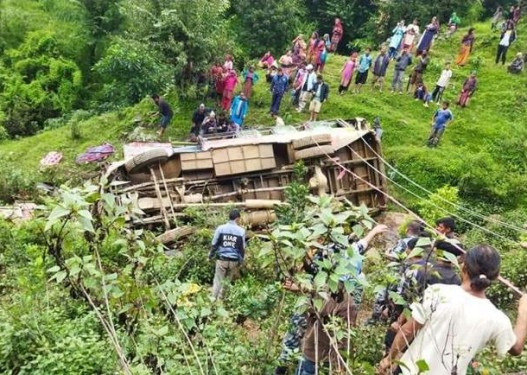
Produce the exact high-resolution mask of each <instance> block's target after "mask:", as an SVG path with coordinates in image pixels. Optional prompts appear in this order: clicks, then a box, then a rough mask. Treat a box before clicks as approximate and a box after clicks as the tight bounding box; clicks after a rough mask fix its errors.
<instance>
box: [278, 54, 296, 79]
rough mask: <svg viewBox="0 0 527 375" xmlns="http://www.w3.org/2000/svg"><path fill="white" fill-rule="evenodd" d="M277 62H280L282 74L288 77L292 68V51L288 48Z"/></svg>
mask: <svg viewBox="0 0 527 375" xmlns="http://www.w3.org/2000/svg"><path fill="white" fill-rule="evenodd" d="M278 63H279V64H280V67H281V68H282V71H283V72H284V75H285V76H286V77H287V78H289V76H290V75H291V69H292V68H293V52H291V51H289V50H288V51H287V52H286V53H284V54H283V55H282V56H281V57H280V59H279V60H278Z"/></svg>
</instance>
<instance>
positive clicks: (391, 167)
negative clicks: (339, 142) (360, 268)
mask: <svg viewBox="0 0 527 375" xmlns="http://www.w3.org/2000/svg"><path fill="white" fill-rule="evenodd" d="M361 138H362V139H363V140H364V142H365V143H366V146H368V148H369V149H370V150H371V151H372V152H373V153H374V154H375V156H377V157H378V158H379V159H380V160H381V161H382V162H383V163H384V164H385V165H387V166H388V168H390V169H391V170H392V171H394V172H395V173H396V174H398V175H399V176H401V177H402V178H403V179H405V180H406V181H408V182H410V183H411V184H412V185H414V186H416V187H417V188H419V189H421V190H423V191H424V192H426V193H427V194H433V193H432V192H431V191H430V190H428V189H427V188H425V187H423V186H421V185H419V184H418V183H417V182H415V181H413V180H412V179H410V178H409V177H408V176H406V175H404V174H403V173H401V172H399V171H398V170H397V169H396V168H395V167H394V166H393V165H391V164H390V163H388V162H387V161H386V159H384V158H383V157H382V156H381V155H379V154H378V153H377V152H376V151H375V149H374V148H373V147H371V146H370V145H369V143H368V142H367V141H366V140H365V139H364V136H363V135H362V136H361ZM438 198H439V199H440V200H442V201H443V202H445V203H447V204H449V205H451V206H453V207H455V208H457V209H458V210H461V211H465V212H466V213H468V214H470V215H473V216H475V217H478V218H480V219H482V220H485V221H489V222H492V223H495V224H499V225H503V226H504V227H507V228H509V229H513V230H516V231H518V232H521V233H525V231H526V230H525V229H524V228H521V227H518V226H516V225H513V224H509V223H506V222H504V221H501V220H498V219H494V218H491V217H488V216H485V215H482V214H480V213H478V212H475V211H472V210H470V209H468V208H465V207H463V206H461V205H458V204H455V203H453V202H450V201H449V200H448V199H446V198H443V197H441V196H439V195H438Z"/></svg>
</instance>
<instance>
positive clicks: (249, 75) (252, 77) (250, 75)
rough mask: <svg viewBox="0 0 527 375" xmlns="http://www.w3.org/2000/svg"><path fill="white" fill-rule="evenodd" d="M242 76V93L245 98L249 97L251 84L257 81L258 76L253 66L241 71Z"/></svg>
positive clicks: (251, 88) (251, 89)
mask: <svg viewBox="0 0 527 375" xmlns="http://www.w3.org/2000/svg"><path fill="white" fill-rule="evenodd" d="M242 77H243V93H244V94H245V97H246V98H247V99H250V98H251V94H252V91H253V85H254V84H255V83H256V82H258V80H259V79H260V77H259V76H258V73H256V72H255V71H254V67H253V66H250V67H249V68H248V69H245V70H244V71H243V73H242Z"/></svg>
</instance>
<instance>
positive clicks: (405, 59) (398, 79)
mask: <svg viewBox="0 0 527 375" xmlns="http://www.w3.org/2000/svg"><path fill="white" fill-rule="evenodd" d="M410 64H412V56H411V55H410V54H409V53H408V50H406V49H403V52H402V53H401V55H400V56H399V57H397V58H396V59H395V70H394V74H393V80H392V93H394V92H395V90H398V91H399V94H402V93H403V80H404V71H405V70H406V68H407V67H408V65H410Z"/></svg>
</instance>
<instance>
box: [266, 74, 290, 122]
mask: <svg viewBox="0 0 527 375" xmlns="http://www.w3.org/2000/svg"><path fill="white" fill-rule="evenodd" d="M288 85H289V79H288V78H287V77H286V76H285V75H284V72H283V70H282V68H281V67H280V68H278V73H277V74H276V75H275V76H274V77H273V80H272V81H271V93H272V94H273V96H272V99H271V109H270V110H269V112H270V113H271V115H277V114H278V111H279V110H280V103H281V102H282V97H283V96H284V93H285V92H286V90H287V86H288Z"/></svg>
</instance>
